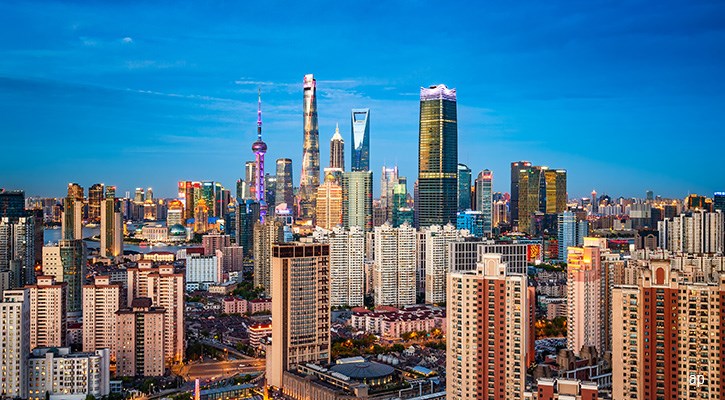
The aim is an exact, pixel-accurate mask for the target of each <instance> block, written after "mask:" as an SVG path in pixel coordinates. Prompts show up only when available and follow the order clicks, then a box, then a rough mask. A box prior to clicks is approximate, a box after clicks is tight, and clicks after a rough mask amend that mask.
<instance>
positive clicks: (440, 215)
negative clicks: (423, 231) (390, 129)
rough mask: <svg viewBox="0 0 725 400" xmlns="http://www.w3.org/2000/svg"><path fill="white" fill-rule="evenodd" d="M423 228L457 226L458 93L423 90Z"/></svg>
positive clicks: (420, 145) (420, 151) (418, 205)
mask: <svg viewBox="0 0 725 400" xmlns="http://www.w3.org/2000/svg"><path fill="white" fill-rule="evenodd" d="M415 204H416V212H417V214H418V216H417V221H418V226H419V227H422V228H424V227H427V226H430V225H445V224H447V223H449V222H452V223H455V221H456V211H457V209H458V117H457V111H456V89H448V88H447V87H446V86H445V85H437V86H431V87H430V88H427V89H426V88H421V89H420V132H419V135H418V195H417V196H416V197H415Z"/></svg>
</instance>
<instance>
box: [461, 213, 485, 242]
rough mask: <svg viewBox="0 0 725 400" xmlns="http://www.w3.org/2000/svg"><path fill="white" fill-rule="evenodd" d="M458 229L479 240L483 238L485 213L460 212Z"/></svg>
mask: <svg viewBox="0 0 725 400" xmlns="http://www.w3.org/2000/svg"><path fill="white" fill-rule="evenodd" d="M456 229H459V230H460V229H465V230H467V231H468V232H469V233H470V234H471V235H473V236H474V237H477V238H481V237H483V236H484V232H483V213H482V212H481V211H471V210H466V211H459V212H458V215H457V217H456Z"/></svg>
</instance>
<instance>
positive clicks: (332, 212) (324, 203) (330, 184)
mask: <svg viewBox="0 0 725 400" xmlns="http://www.w3.org/2000/svg"><path fill="white" fill-rule="evenodd" d="M342 199H343V195H342V186H340V185H339V184H338V183H337V182H335V179H334V178H333V177H332V175H328V176H327V177H326V178H325V183H323V184H322V185H320V186H319V187H318V188H317V222H316V224H317V226H319V227H321V228H324V229H327V230H331V229H332V228H334V227H336V226H339V225H342V209H343V207H342Z"/></svg>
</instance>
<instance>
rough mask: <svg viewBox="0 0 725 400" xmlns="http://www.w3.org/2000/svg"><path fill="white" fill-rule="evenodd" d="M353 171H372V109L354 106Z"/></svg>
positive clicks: (351, 120)
mask: <svg viewBox="0 0 725 400" xmlns="http://www.w3.org/2000/svg"><path fill="white" fill-rule="evenodd" d="M350 124H351V128H352V147H351V149H352V161H351V165H350V170H351V171H370V109H369V108H353V109H352V112H351V118H350Z"/></svg>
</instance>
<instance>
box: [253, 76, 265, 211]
mask: <svg viewBox="0 0 725 400" xmlns="http://www.w3.org/2000/svg"><path fill="white" fill-rule="evenodd" d="M252 151H253V152H254V156H255V163H256V167H257V168H256V171H255V172H256V173H255V176H254V187H253V190H254V198H255V200H257V201H258V202H259V208H260V210H259V219H260V221H261V222H264V217H265V216H266V214H267V203H266V202H265V201H264V193H265V191H264V153H266V152H267V144H266V143H264V141H262V89H259V94H258V98H257V141H256V142H254V144H252Z"/></svg>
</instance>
